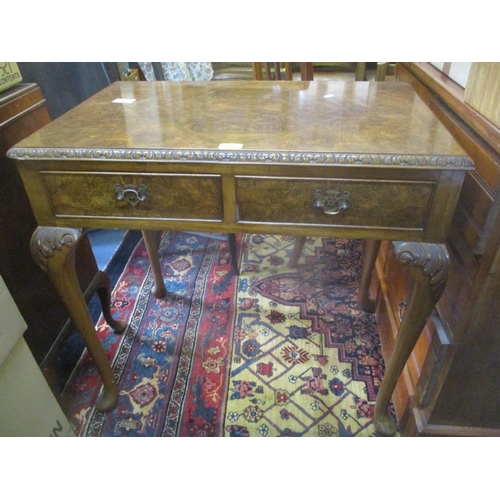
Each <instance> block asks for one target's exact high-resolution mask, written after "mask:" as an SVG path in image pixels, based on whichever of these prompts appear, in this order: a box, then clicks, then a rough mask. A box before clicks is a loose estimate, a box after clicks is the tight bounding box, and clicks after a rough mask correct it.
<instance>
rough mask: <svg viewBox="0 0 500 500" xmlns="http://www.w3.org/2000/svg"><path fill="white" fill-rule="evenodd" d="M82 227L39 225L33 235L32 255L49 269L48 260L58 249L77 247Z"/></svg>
mask: <svg viewBox="0 0 500 500" xmlns="http://www.w3.org/2000/svg"><path fill="white" fill-rule="evenodd" d="M82 233H83V230H82V229H73V228H66V227H49V226H39V227H38V228H37V229H36V230H35V232H34V233H33V236H32V237H31V255H32V256H33V258H34V259H35V261H36V263H37V264H38V265H39V266H40V267H41V268H42V269H43V270H44V271H47V261H48V259H50V258H51V257H52V256H53V255H54V252H55V251H56V250H61V249H62V248H63V247H67V248H73V247H76V245H77V244H78V241H79V239H80V237H81V235H82Z"/></svg>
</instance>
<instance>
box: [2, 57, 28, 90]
mask: <svg viewBox="0 0 500 500" xmlns="http://www.w3.org/2000/svg"><path fill="white" fill-rule="evenodd" d="M22 79H23V77H22V76H21V72H20V71H19V67H18V66H17V63H13V62H0V92H2V91H4V90H7V89H9V88H10V87H13V86H14V85H15V84H16V83H20V82H21V81H22Z"/></svg>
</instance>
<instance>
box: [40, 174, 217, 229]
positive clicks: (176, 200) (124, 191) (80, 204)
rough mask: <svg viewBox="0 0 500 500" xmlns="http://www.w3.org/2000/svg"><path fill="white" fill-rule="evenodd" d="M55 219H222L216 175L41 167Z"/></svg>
mask: <svg viewBox="0 0 500 500" xmlns="http://www.w3.org/2000/svg"><path fill="white" fill-rule="evenodd" d="M41 176H42V178H43V181H44V184H45V188H46V191H47V194H48V197H49V201H50V204H51V207H52V212H53V214H54V216H56V217H58V216H59V217H61V216H64V217H92V218H95V217H117V218H144V217H147V218H149V219H169V220H171V219H182V220H186V219H191V220H193V219H194V220H198V219H201V220H213V221H220V220H221V219H222V189H221V178H220V176H219V175H186V174H151V175H146V174H140V175H133V174H130V173H94V172H64V173H62V172H56V171H42V172H41Z"/></svg>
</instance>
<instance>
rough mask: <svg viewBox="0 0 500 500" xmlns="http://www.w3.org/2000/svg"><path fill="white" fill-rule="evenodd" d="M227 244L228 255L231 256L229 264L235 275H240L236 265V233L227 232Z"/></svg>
mask: <svg viewBox="0 0 500 500" xmlns="http://www.w3.org/2000/svg"><path fill="white" fill-rule="evenodd" d="M227 246H228V247H229V256H230V258H231V266H232V268H233V271H234V272H235V274H236V276H239V275H240V270H239V266H238V253H237V251H236V235H235V234H232V233H229V234H228V235H227Z"/></svg>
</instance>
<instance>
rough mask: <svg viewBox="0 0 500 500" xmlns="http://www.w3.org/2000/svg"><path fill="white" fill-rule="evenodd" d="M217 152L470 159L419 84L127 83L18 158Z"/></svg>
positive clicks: (21, 147) (51, 128) (34, 140)
mask: <svg viewBox="0 0 500 500" xmlns="http://www.w3.org/2000/svg"><path fill="white" fill-rule="evenodd" d="M117 99H119V100H125V101H121V102H114V101H116V100H117ZM130 101H131V102H130ZM225 144H228V145H229V146H228V147H227V148H225V147H224V145H225ZM235 145H241V146H235ZM235 147H241V149H238V150H234V149H233V148H235ZM213 152H218V158H220V159H221V160H223V161H235V160H236V161H255V160H256V161H265V160H266V159H268V157H267V156H266V157H263V156H262V155H261V156H260V157H259V158H255V157H254V156H253V153H264V154H267V155H269V154H273V155H274V157H273V159H274V160H275V161H278V162H280V163H286V162H288V161H291V162H299V163H310V162H314V163H317V162H322V161H328V160H330V161H334V160H335V158H332V155H334V154H337V155H341V154H344V155H351V159H352V155H358V154H363V155H375V156H376V158H375V159H373V158H372V159H371V161H372V162H380V161H381V162H384V163H386V162H392V163H394V162H396V163H397V162H401V161H403V162H404V163H408V162H409V163H412V164H413V163H415V162H417V161H420V162H424V163H426V164H429V163H432V162H433V161H434V162H438V163H439V165H442V166H444V164H445V163H446V162H447V161H448V160H446V158H448V157H454V158H453V160H450V161H453V162H455V164H457V166H461V165H464V162H468V160H466V158H467V156H466V154H465V152H464V151H463V150H462V148H461V147H460V146H459V145H458V143H457V142H456V141H455V140H454V139H453V138H452V137H451V135H450V134H449V133H448V132H447V131H446V129H445V128H444V126H443V125H442V124H441V123H440V122H439V120H438V119H437V118H436V117H435V116H434V115H433V113H432V112H430V111H429V109H428V107H427V106H426V105H425V104H424V103H423V102H422V101H421V100H420V98H419V97H418V96H417V95H416V94H415V92H414V91H413V89H412V88H411V87H410V86H409V85H407V84H404V83H392V82H382V83H372V82H356V83H346V82H341V81H318V82H308V81H304V82H302V81H300V82H299V81H297V82H269V81H258V82H257V81H251V82H246V81H245V82H243V81H241V82H238V81H231V82H117V83H114V84H112V85H110V86H109V87H107V88H106V89H104V90H103V91H101V92H99V93H98V94H96V95H95V96H93V97H92V98H90V99H89V100H87V101H86V102H84V103H82V104H81V105H79V106H77V107H76V108H74V109H73V110H71V111H69V112H68V113H66V114H65V115H63V116H62V117H60V118H58V119H57V120H55V121H54V122H52V123H51V124H50V125H48V126H47V127H44V128H43V129H41V130H40V131H38V132H36V133H35V134H33V135H31V136H30V137H28V138H27V139H25V140H23V141H22V142H21V143H19V144H18V145H17V146H16V148H15V150H14V151H12V152H11V155H12V156H15V157H17V158H23V157H24V158H26V157H28V158H30V157H33V156H36V157H38V158H40V157H43V158H60V157H61V156H63V157H65V158H67V159H68V158H72V157H81V156H84V157H91V158H103V159H108V158H110V157H112V158H113V159H129V158H130V159H136V158H138V157H141V153H142V154H143V157H144V158H147V159H149V158H151V159H153V158H154V159H157V160H163V159H172V158H173V159H175V158H179V157H181V156H182V159H184V160H187V159H190V158H192V159H200V160H203V159H207V158H208V157H210V154H211V153H213ZM224 153H226V154H224ZM293 153H295V154H293ZM306 153H309V154H319V155H320V156H318V157H317V158H315V159H312V158H310V155H309V156H307V157H305V156H304V154H306ZM196 154H198V156H196ZM322 154H323V155H325V156H321V155H322ZM280 155H281V156H280ZM297 155H299V156H297ZM378 155H380V156H381V158H378ZM338 161H340V162H342V159H338ZM345 161H347V160H345ZM364 161H369V160H368V159H366V158H365V159H364ZM457 162H458V163H457Z"/></svg>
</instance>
